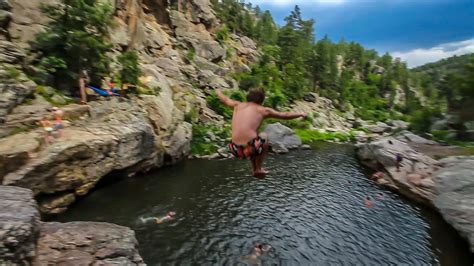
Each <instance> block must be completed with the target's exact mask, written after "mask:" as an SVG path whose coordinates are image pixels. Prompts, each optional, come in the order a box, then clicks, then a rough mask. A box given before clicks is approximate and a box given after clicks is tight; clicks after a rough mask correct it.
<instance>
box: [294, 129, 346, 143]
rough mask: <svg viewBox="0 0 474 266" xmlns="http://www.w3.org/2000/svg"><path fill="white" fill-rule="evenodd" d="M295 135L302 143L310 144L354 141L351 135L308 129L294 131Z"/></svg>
mask: <svg viewBox="0 0 474 266" xmlns="http://www.w3.org/2000/svg"><path fill="white" fill-rule="evenodd" d="M295 132H296V135H298V137H300V138H301V140H302V141H303V143H311V142H315V141H336V140H339V141H341V142H349V141H353V140H355V137H354V135H353V134H345V133H341V132H319V131H317V130H310V129H296V130H295Z"/></svg>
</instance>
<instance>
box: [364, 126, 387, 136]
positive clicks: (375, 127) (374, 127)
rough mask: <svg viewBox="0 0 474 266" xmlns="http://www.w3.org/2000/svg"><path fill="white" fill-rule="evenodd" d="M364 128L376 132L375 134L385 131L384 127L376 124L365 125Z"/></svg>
mask: <svg viewBox="0 0 474 266" xmlns="http://www.w3.org/2000/svg"><path fill="white" fill-rule="evenodd" d="M365 128H366V129H367V130H369V131H370V132H372V133H376V134H382V133H384V132H385V128H384V127H380V126H378V125H366V126H365Z"/></svg>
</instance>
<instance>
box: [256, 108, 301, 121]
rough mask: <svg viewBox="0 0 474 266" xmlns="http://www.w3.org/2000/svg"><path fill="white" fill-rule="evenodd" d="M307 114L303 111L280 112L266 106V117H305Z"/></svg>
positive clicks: (288, 118) (287, 118)
mask: <svg viewBox="0 0 474 266" xmlns="http://www.w3.org/2000/svg"><path fill="white" fill-rule="evenodd" d="M306 116H307V115H306V114H305V113H302V112H278V111H276V110H274V109H272V108H265V118H277V119H285V120H290V119H295V118H300V117H303V118H305V117H306Z"/></svg>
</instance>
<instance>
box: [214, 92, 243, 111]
mask: <svg viewBox="0 0 474 266" xmlns="http://www.w3.org/2000/svg"><path fill="white" fill-rule="evenodd" d="M216 94H217V97H218V98H219V100H221V102H222V103H224V104H225V105H227V106H229V107H235V106H236V105H237V104H239V103H240V102H239V101H235V100H232V99H231V98H229V97H227V96H225V95H224V94H223V93H222V91H221V90H220V89H216Z"/></svg>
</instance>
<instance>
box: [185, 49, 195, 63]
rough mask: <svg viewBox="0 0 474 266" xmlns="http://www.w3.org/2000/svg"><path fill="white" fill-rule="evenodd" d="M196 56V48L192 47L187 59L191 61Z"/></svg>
mask: <svg viewBox="0 0 474 266" xmlns="http://www.w3.org/2000/svg"><path fill="white" fill-rule="evenodd" d="M195 56H196V50H194V48H190V49H189V50H188V52H187V53H186V59H187V60H188V61H190V62H191V61H193V60H194V57H195Z"/></svg>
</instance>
